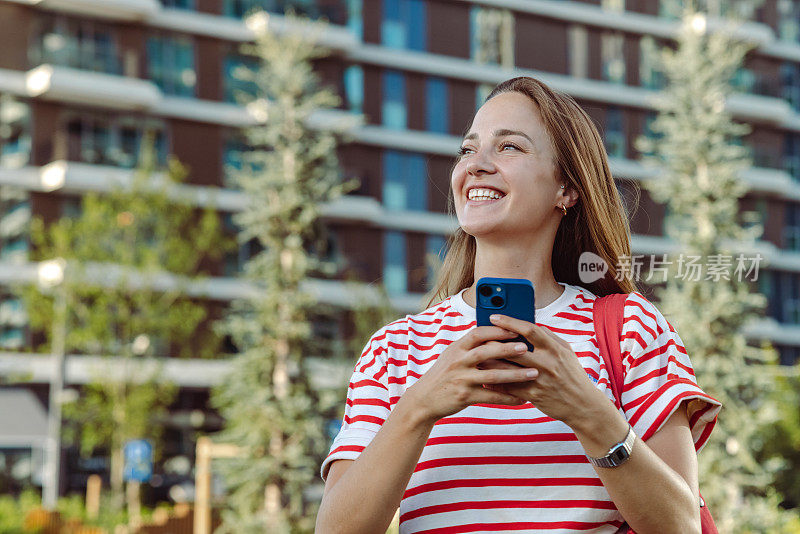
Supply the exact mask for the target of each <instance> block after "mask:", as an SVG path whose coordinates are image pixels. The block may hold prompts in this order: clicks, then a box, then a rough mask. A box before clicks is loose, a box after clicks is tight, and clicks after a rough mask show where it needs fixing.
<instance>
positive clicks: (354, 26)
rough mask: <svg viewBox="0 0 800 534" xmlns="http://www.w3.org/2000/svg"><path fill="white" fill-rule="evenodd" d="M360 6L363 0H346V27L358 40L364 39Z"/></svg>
mask: <svg viewBox="0 0 800 534" xmlns="http://www.w3.org/2000/svg"><path fill="white" fill-rule="evenodd" d="M362 7H363V0H347V27H348V28H349V29H350V31H351V32H352V33H353V35H355V36H356V37H358V39H359V40H363V39H364V17H363V15H362V12H361V10H362Z"/></svg>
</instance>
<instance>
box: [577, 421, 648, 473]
mask: <svg viewBox="0 0 800 534" xmlns="http://www.w3.org/2000/svg"><path fill="white" fill-rule="evenodd" d="M635 441H636V433H635V432H634V431H633V427H632V426H631V425H630V424H629V425H628V434H627V435H626V436H625V439H624V440H622V441H620V442H619V443H617V444H616V445H614V446H613V447H611V449H609V451H608V453H607V454H606V455H605V456H603V457H601V458H592V457H591V456H589V455H588V454H587V455H586V457H587V458H588V459H589V462H591V464H592V465H595V466H597V467H617V466H618V465H622V464H623V463H624V462H625V461H626V460H627V459H628V458H630V456H631V450H632V449H633V443H634V442H635Z"/></svg>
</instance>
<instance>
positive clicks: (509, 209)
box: [450, 92, 574, 238]
mask: <svg viewBox="0 0 800 534" xmlns="http://www.w3.org/2000/svg"><path fill="white" fill-rule="evenodd" d="M554 160H555V154H554V151H553V148H552V145H551V142H550V138H549V135H548V133H547V130H546V129H545V127H544V124H543V123H542V120H541V116H540V114H539V110H538V108H537V106H536V104H534V103H533V101H531V100H530V99H529V98H528V97H527V96H525V95H523V94H521V93H517V92H510V93H501V94H499V95H497V96H495V97H493V98H491V99H490V100H489V101H488V102H486V103H485V104H483V106H481V108H480V109H479V110H478V112H477V113H476V114H475V118H474V119H473V121H472V126H471V128H470V130H469V133H468V134H467V135H466V136H465V137H464V141H463V142H462V143H461V150H460V156H459V160H458V162H457V163H456V166H455V167H454V168H453V174H452V176H451V179H450V184H451V186H452V190H453V197H454V201H455V202H454V204H455V210H456V215H457V216H458V222H459V224H460V226H461V228H462V229H463V230H464V231H465V232H466V233H468V234H470V235H473V236H475V237H476V238H478V237H482V236H488V235H498V236H499V235H504V236H517V237H518V236H520V235H526V234H528V233H530V232H538V230H539V229H540V228H542V227H543V226H548V225H550V226H553V227H554V228H557V227H558V223H559V221H560V219H561V211H560V206H561V205H562V204H565V205H566V206H567V208H569V207H570V206H571V205H572V204H573V203H574V201H572V200H571V199H570V197H569V196H568V195H567V189H568V188H566V189H561V187H560V186H561V184H562V183H563V182H560V181H558V180H556V168H555V166H554V163H553V162H554ZM553 233H554V232H553Z"/></svg>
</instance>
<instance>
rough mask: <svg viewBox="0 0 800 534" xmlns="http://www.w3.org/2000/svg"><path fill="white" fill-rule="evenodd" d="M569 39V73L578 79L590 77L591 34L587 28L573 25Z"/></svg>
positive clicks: (569, 32) (569, 30) (568, 33)
mask: <svg viewBox="0 0 800 534" xmlns="http://www.w3.org/2000/svg"><path fill="white" fill-rule="evenodd" d="M567 38H568V39H569V48H568V49H567V54H568V55H569V73H570V75H571V76H574V77H576V78H588V77H589V34H588V33H587V31H586V26H581V25H580V24H572V25H570V26H569V29H568V30H567Z"/></svg>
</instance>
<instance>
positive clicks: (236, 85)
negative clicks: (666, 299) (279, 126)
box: [222, 54, 258, 104]
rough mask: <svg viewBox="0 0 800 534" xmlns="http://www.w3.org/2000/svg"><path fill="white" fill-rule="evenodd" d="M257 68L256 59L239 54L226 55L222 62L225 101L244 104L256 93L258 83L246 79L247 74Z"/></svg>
mask: <svg viewBox="0 0 800 534" xmlns="http://www.w3.org/2000/svg"><path fill="white" fill-rule="evenodd" d="M257 68H258V60H257V59H256V58H253V57H248V56H243V55H241V54H230V55H228V56H227V57H226V58H225V60H224V61H223V64H222V69H223V74H224V82H223V85H224V90H223V92H224V93H225V94H224V98H225V101H226V102H232V103H234V104H238V103H241V104H244V103H247V102H250V101H252V100H254V99H255V98H256V96H257V95H258V84H257V83H256V82H255V81H254V80H249V79H247V77H248V74H250V73H251V72H254V71H255V70H256V69H257Z"/></svg>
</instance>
